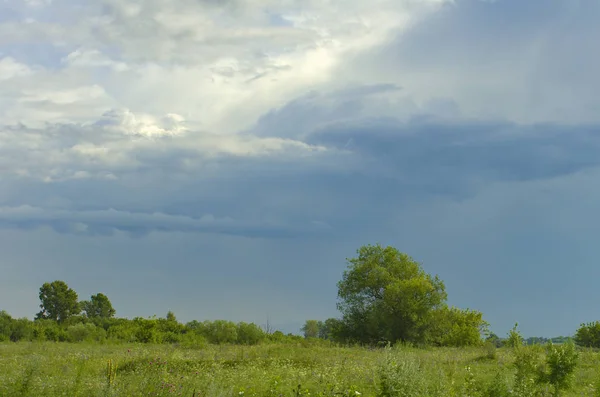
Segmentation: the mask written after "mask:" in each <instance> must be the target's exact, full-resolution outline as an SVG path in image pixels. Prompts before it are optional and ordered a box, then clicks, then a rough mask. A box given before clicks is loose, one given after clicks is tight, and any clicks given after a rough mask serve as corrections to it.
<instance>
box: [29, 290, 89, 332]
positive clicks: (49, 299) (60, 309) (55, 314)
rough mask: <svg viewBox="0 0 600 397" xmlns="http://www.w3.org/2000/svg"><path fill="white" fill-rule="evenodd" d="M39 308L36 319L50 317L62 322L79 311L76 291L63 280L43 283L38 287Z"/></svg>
mask: <svg viewBox="0 0 600 397" xmlns="http://www.w3.org/2000/svg"><path fill="white" fill-rule="evenodd" d="M39 296H40V301H41V304H40V308H41V309H42V310H41V311H40V312H39V313H37V315H36V318H38V319H43V318H45V319H51V320H55V321H58V322H60V323H62V322H63V321H65V320H66V319H68V318H69V317H71V316H74V315H77V314H79V313H80V312H81V308H80V306H79V302H78V301H77V292H75V291H74V290H72V289H71V288H69V286H68V285H67V283H65V282H64V281H60V280H56V281H53V282H51V283H44V284H43V285H42V286H41V287H40V295H39Z"/></svg>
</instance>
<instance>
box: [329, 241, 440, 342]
mask: <svg viewBox="0 0 600 397" xmlns="http://www.w3.org/2000/svg"><path fill="white" fill-rule="evenodd" d="M357 254H358V256H357V257H356V258H351V259H348V260H347V261H348V269H347V270H346V271H345V272H344V275H343V278H342V280H341V281H340V282H339V283H338V297H339V303H338V309H339V310H340V311H341V313H342V316H343V317H342V321H343V323H344V325H343V331H342V334H343V336H344V337H345V338H346V339H349V340H354V341H357V342H362V343H378V342H387V341H390V342H396V341H410V342H424V341H425V338H426V331H427V328H428V325H429V321H430V318H431V316H432V312H433V311H434V310H435V309H438V308H441V307H444V306H445V301H446V298H447V295H446V291H445V286H444V283H443V282H442V281H441V280H440V279H439V278H438V277H437V276H435V277H432V276H431V275H429V274H427V273H425V271H424V270H423V269H422V268H421V265H420V264H419V263H417V262H416V261H415V260H413V259H412V258H411V257H410V256H408V255H406V254H404V253H402V252H400V251H398V250H397V249H396V248H393V247H389V246H388V247H382V246H381V245H379V244H378V245H366V246H363V247H361V248H360V249H359V250H358V251H357Z"/></svg>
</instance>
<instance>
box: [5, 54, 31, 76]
mask: <svg viewBox="0 0 600 397" xmlns="http://www.w3.org/2000/svg"><path fill="white" fill-rule="evenodd" d="M0 55H1V54H0ZM30 73H32V70H31V69H30V68H29V67H28V66H27V65H25V64H22V63H19V62H17V61H15V60H14V59H13V58H11V57H3V58H1V59H0V82H1V81H2V80H8V79H12V78H13V77H17V76H27V75H28V74H30Z"/></svg>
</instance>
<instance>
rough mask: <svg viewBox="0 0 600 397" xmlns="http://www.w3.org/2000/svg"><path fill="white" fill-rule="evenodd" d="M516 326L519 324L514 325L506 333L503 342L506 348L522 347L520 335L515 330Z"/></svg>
mask: <svg viewBox="0 0 600 397" xmlns="http://www.w3.org/2000/svg"><path fill="white" fill-rule="evenodd" d="M518 326H519V324H518V323H515V326H514V327H513V328H512V329H511V330H510V332H509V333H508V338H507V339H506V342H505V345H506V346H508V347H512V348H516V347H519V346H523V337H522V336H521V333H520V332H519V331H518V330H517V327H518Z"/></svg>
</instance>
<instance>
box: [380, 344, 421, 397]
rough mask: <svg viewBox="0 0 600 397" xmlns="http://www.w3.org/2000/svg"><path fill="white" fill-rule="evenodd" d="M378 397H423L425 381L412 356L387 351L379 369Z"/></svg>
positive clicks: (418, 365) (418, 364)
mask: <svg viewBox="0 0 600 397" xmlns="http://www.w3.org/2000/svg"><path fill="white" fill-rule="evenodd" d="M378 372H379V393H378V394H377V396H378V397H421V396H423V397H425V396H427V394H426V391H427V388H426V385H427V383H426V379H425V376H424V374H423V373H422V371H421V368H420V363H419V362H418V360H417V359H416V358H415V357H414V356H412V355H397V354H393V353H392V352H391V350H390V349H388V351H387V353H386V356H385V358H384V360H383V362H382V364H381V365H380V367H379V371H378Z"/></svg>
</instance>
